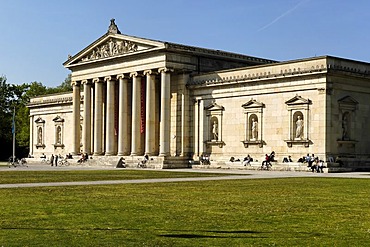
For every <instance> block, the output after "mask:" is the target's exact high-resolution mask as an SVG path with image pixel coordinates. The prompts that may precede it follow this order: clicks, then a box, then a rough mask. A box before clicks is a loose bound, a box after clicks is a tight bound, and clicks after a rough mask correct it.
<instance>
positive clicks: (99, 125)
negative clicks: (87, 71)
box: [72, 68, 173, 156]
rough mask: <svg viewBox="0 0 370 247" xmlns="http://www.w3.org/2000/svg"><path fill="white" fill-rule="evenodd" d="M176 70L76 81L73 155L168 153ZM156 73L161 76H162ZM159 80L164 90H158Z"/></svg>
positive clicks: (157, 70)
mask: <svg viewBox="0 0 370 247" xmlns="http://www.w3.org/2000/svg"><path fill="white" fill-rule="evenodd" d="M171 71H173V70H171V69H168V68H158V69H157V68H155V69H151V70H145V71H138V72H137V71H135V72H131V73H126V74H118V75H111V76H106V77H104V78H91V79H84V80H82V81H74V82H73V102H74V103H73V122H74V125H73V126H72V133H74V134H73V135H72V137H73V138H74V140H73V144H74V146H73V148H72V150H73V153H74V154H78V153H80V152H81V151H82V152H84V153H88V154H94V155H107V156H110V155H133V156H137V155H144V154H148V155H161V156H167V155H169V154H170V145H169V143H170V134H169V133H170V129H169V128H170V121H171V115H170V108H171V107H170V105H171V101H170V100H171V94H170V92H171ZM157 75H160V77H158V78H157ZM156 80H159V83H160V85H159V86H156ZM81 87H83V98H82V99H81V97H80V92H81V91H82V90H81ZM117 92H118V94H117ZM117 96H119V97H117ZM130 96H131V97H130ZM159 96H160V98H159ZM130 98H131V102H130ZM157 100H160V102H159V104H160V105H161V108H160V111H156V107H155V106H156V101H157ZM81 105H82V106H83V107H82V109H83V111H82V112H83V116H82V119H83V122H82V123H83V124H82V125H81V123H80V112H81V109H80V106H81ZM129 112H131V114H130V113H129ZM130 115H131V117H130ZM159 119H160V121H159ZM91 123H94V124H93V125H92V124H91ZM80 126H83V127H82V128H81V127H80ZM156 126H157V127H158V126H159V135H158V136H156ZM130 127H131V128H130ZM80 129H81V130H82V133H80ZM92 133H93V135H92ZM80 135H82V142H81V141H80ZM156 138H159V147H158V146H156V142H155V139H156ZM92 143H93V145H91V144H92ZM80 147H82V149H80Z"/></svg>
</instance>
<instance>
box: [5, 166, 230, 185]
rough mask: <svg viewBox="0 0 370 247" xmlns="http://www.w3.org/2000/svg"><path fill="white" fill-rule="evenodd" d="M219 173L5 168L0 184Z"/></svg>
mask: <svg viewBox="0 0 370 247" xmlns="http://www.w3.org/2000/svg"><path fill="white" fill-rule="evenodd" d="M224 175H225V174H220V173H193V172H166V171H153V170H128V169H116V170H90V171H86V170H81V171H66V170H55V171H32V170H30V171H27V170H7V171H3V172H0V184H15V183H36V182H38V183H45V182H71V181H100V180H129V179H149V178H183V177H213V176H224Z"/></svg>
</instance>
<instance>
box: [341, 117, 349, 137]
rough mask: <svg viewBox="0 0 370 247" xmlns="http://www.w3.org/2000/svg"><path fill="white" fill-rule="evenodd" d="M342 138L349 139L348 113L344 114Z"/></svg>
mask: <svg viewBox="0 0 370 247" xmlns="http://www.w3.org/2000/svg"><path fill="white" fill-rule="evenodd" d="M342 140H349V135H348V117H347V114H344V115H343V118H342Z"/></svg>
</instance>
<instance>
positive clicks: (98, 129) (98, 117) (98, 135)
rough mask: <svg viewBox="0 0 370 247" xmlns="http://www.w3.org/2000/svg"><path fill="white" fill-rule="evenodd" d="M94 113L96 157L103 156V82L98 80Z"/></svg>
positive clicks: (95, 80) (95, 81)
mask: <svg viewBox="0 0 370 247" xmlns="http://www.w3.org/2000/svg"><path fill="white" fill-rule="evenodd" d="M94 83H95V93H94V94H95V101H94V105H95V112H94V155H102V154H103V145H102V144H103V136H102V135H103V82H102V81H101V80H100V79H99V78H96V79H94Z"/></svg>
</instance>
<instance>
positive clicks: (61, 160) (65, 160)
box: [58, 159, 70, 166]
mask: <svg viewBox="0 0 370 247" xmlns="http://www.w3.org/2000/svg"><path fill="white" fill-rule="evenodd" d="M69 165H70V163H69V161H68V160H67V159H60V160H59V161H58V166H69Z"/></svg>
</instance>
